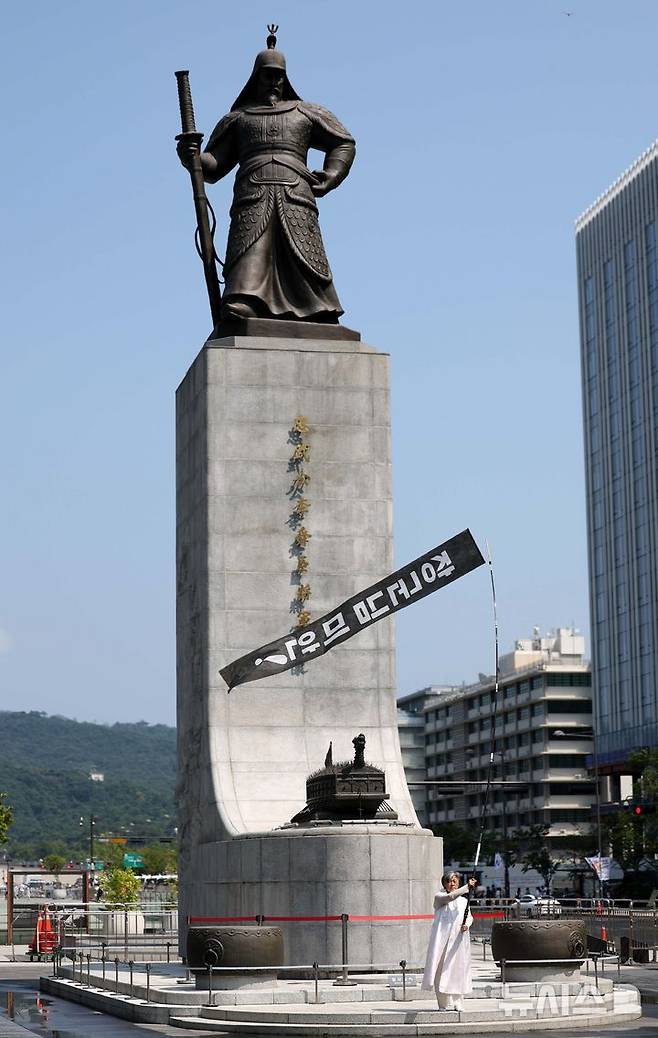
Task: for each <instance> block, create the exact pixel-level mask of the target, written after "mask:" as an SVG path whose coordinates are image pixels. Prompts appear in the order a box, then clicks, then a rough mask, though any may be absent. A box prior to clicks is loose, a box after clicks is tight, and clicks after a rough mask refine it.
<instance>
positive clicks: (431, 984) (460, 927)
mask: <svg viewBox="0 0 658 1038" xmlns="http://www.w3.org/2000/svg"><path fill="white" fill-rule="evenodd" d="M441 882H442V884H443V887H444V889H443V891H440V892H439V893H438V894H437V895H436V897H435V898H434V922H433V923H432V932H431V933H430V943H429V946H428V948H427V958H426V960H425V973H424V974H423V983H422V987H423V989H424V990H425V991H431V990H432V988H434V990H435V992H436V998H437V1001H438V1003H439V1009H463V1007H464V1003H463V997H462V996H463V995H466V994H468V993H469V992H470V991H472V990H473V987H472V982H471V939H470V934H469V930H470V928H471V924H472V923H473V916H472V915H471V913H470V910H469V911H468V913H467V914H466V919H465V920H464V912H465V910H466V906H467V904H468V902H467V900H466V898H465V896H464V895H466V894H468V890H469V887H474V886H475V885H476V883H477V880H475V879H473V878H471V879H469V881H468V883H467V884H465V885H464V886H463V887H460V886H459V876H458V875H457V873H456V872H447V873H446V874H445V876H443V878H442V880H441Z"/></svg>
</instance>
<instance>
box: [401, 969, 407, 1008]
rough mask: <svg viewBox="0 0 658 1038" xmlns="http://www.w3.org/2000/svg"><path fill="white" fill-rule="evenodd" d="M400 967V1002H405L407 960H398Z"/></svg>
mask: <svg viewBox="0 0 658 1038" xmlns="http://www.w3.org/2000/svg"><path fill="white" fill-rule="evenodd" d="M400 966H401V967H402V1001H403V1002H406V1001H407V960H406V959H400Z"/></svg>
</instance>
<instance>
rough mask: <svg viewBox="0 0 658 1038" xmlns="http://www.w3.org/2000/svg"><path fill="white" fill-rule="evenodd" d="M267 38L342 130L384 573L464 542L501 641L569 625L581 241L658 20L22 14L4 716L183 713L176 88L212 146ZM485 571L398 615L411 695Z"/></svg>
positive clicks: (34, 8)
mask: <svg viewBox="0 0 658 1038" xmlns="http://www.w3.org/2000/svg"><path fill="white" fill-rule="evenodd" d="M567 12H570V13H567ZM271 20H275V21H276V22H278V23H279V25H280V31H279V43H280V46H281V49H282V50H284V52H285V53H286V55H287V58H288V68H289V74H290V78H291V80H292V82H293V84H294V86H295V88H296V89H297V91H298V93H300V94H301V95H302V96H303V97H305V98H307V99H309V100H312V101H316V102H318V103H321V104H324V105H325V106H326V107H328V108H330V109H332V110H333V111H335V112H336V114H337V115H338V116H339V118H341V119H342V120H343V121H344V122H345V123H346V125H347V126H349V127H350V129H351V130H352V131H353V133H354V135H355V137H356V139H357V145H358V152H357V161H356V163H355V166H354V168H353V171H352V173H351V175H350V177H349V179H348V180H347V181H346V182H345V183H344V184H343V185H342V187H341V188H340V190H339V191H336V192H335V193H334V194H332V195H330V196H329V197H328V198H327V199H325V200H323V201H322V203H321V220H322V226H323V233H324V237H325V243H326V247H327V252H328V255H329V258H330V261H331V264H332V267H333V271H334V277H335V281H336V285H337V288H338V292H339V294H340V297H341V300H342V302H343V305H344V307H345V310H346V315H345V318H344V321H345V323H346V324H348V325H349V326H351V327H354V328H359V329H360V330H361V332H362V336H363V338H364V340H365V341H366V342H368V343H370V344H372V345H375V346H377V347H378V348H379V349H381V350H384V351H387V352H390V354H391V358H392V406H393V451H394V494H395V513H394V532H395V552H396V560H397V563H398V564H400V565H401V564H403V563H405V562H407V561H409V560H410V559H412V558H414V557H415V556H417V555H419V554H421V553H422V552H424V551H426V550H427V549H428V548H430V547H432V546H433V545H434V544H436V543H438V542H439V541H441V540H443V539H445V538H447V537H449V536H451V535H452V534H453V533H455V532H457V531H458V530H461V529H462V528H463V527H465V526H470V527H471V529H472V530H473V532H474V534H475V536H476V538H477V539H478V540H479V541H480V542H481V543H484V541H485V539H487V540H488V541H489V542H490V544H491V548H492V552H493V555H494V562H495V566H496V578H497V585H498V592H499V620H500V631H501V643H502V647H503V649H506V648H508V647H510V646H511V643H512V642H513V640H514V639H515V638H517V637H523V636H527V635H529V634H530V632H531V630H532V627H533V626H535V625H539V626H540V627H541V628H542V629H543V630H545V629H549V628H551V627H554V626H558V625H563V624H568V623H571V622H572V621H573V622H575V624H576V626H578V627H579V628H581V629H584V630H586V629H587V625H588V607H587V566H586V543H585V515H584V490H583V454H582V427H581V409H580V381H579V379H580V373H579V354H578V323H577V308H576V282H575V255H574V227H573V223H574V219H575V217H576V216H577V215H578V214H579V213H580V212H581V211H582V210H583V209H585V208H586V207H587V206H588V205H589V204H590V203H591V202H592V201H593V200H594V199H595V198H596V196H597V195H598V194H600V193H601V191H603V190H604V189H605V188H606V187H607V186H608V184H609V183H610V182H611V181H612V180H614V179H615V178H616V177H617V176H618V175H619V174H620V173H621V172H622V171H623V170H624V169H625V168H626V167H627V166H628V165H629V164H630V163H631V162H632V161H633V159H634V158H636V156H637V155H638V154H639V153H640V152H641V151H643V150H644V148H646V147H647V145H648V144H649V143H650V142H651V141H652V140H653V139H654V138H655V137H656V136H658V132H657V131H658V116H657V115H656V105H655V97H656V90H655V83H654V80H655V73H654V70H655V64H656V63H655V40H656V36H657V32H658V7H657V6H656V4H655V3H654V2H642V0H633V2H632V3H626V4H621V3H619V2H607V0H564V2H561V3H553V2H549V0H534V2H530V0H516V2H514V0H501V2H499V3H495V4H494V3H492V2H490V0H473V2H465V3H457V4H455V3H447V2H442V0H432V2H424V0H411V2H410V3H408V4H406V5H401V4H393V3H390V2H388V0H379V2H378V3H370V2H361V3H354V2H352V3H346V2H344V0H332V2H331V3H328V2H324V0H315V2H310V0H306V2H304V3H302V2H293V0H277V2H276V3H274V4H273V3H272V0H268V2H267V3H262V2H261V0H253V2H249V3H243V4H241V5H238V4H228V3H224V2H219V0H212V2H211V0H194V2H188V3H183V2H182V0H178V2H173V0H132V2H130V3H129V2H127V0H113V3H112V4H100V3H90V2H89V0H87V2H74V0H62V2H60V3H58V4H53V3H51V2H47V0H36V2H34V3H31V4H14V5H10V6H8V7H7V8H6V9H5V11H4V17H3V23H4V24H3V30H4V36H5V40H6V48H5V57H4V63H3V67H2V70H1V72H0V75H1V76H2V80H3V83H2V96H3V99H4V105H3V111H4V123H5V132H4V160H3V182H4V199H5V203H8V206H7V205H6V206H5V208H6V209H8V210H9V211H8V212H7V213H6V216H5V223H4V228H5V230H4V239H5V248H4V249H3V255H2V259H1V260H0V262H1V265H2V270H1V272H0V275H1V283H2V288H3V297H4V298H3V304H4V305H3V326H4V327H3V331H4V333H5V334H4V335H3V340H4V342H3V356H2V373H3V379H2V406H1V408H0V410H1V414H0V422H1V423H2V454H1V457H2V462H1V465H2V470H1V473H0V478H1V479H2V487H3V491H4V502H3V508H2V519H1V523H2V533H1V549H0V550H1V556H0V566H1V573H2V580H1V582H0V587H1V590H0V681H1V685H0V707H1V708H5V709H25V710H28V709H41V710H46V711H48V712H50V713H61V714H65V715H67V716H74V717H78V718H81V719H97V720H104V721H105V720H109V721H113V720H138V719H140V718H144V719H146V720H149V721H165V722H172V721H173V719H174V710H175V659H174V569H173V567H174V495H173V480H174V468H173V465H174V460H173V459H174V442H173V394H174V390H175V387H176V385H177V384H178V382H179V381H180V380H181V378H182V377H183V375H184V374H185V371H186V369H187V367H188V365H189V364H190V362H191V361H192V359H193V358H194V356H195V354H196V353H197V351H198V349H199V348H200V346H201V344H202V342H203V340H204V338H205V337H206V335H207V333H208V330H209V329H208V315H207V303H206V298H205V295H204V291H205V290H204V284H203V278H202V274H201V269H200V266H199V264H198V262H197V261H196V259H195V255H194V252H193V246H192V241H191V233H192V229H193V214H192V208H191V198H190V190H189V182H188V181H187V180H186V175H185V173H184V171H183V170H181V168H180V166H179V165H178V163H177V160H176V156H175V152H174V145H173V137H174V135H175V134H176V132H177V131H178V110H177V102H176V90H175V80H174V76H173V73H174V71H175V70H176V69H179V68H189V69H190V78H191V83H192V89H193V93H194V99H195V107H196V113H197V123H198V125H199V127H200V128H202V129H204V130H205V131H206V132H209V131H210V129H211V128H212V126H213V125H214V123H215V122H216V120H217V119H218V118H219V116H221V115H222V114H223V113H224V112H225V111H227V110H228V108H229V107H230V104H231V102H232V100H233V98H234V97H235V95H236V94H237V93H238V90H239V88H240V87H241V86H242V84H243V83H244V81H245V80H246V78H247V76H248V73H249V71H250V69H251V66H252V63H253V58H254V56H255V54H256V52H257V51H258V50H259V49H261V47H262V46H263V43H264V36H265V25H266V23H267V22H268V21H271ZM229 194H230V184H223V185H219V186H218V187H217V188H215V189H214V191H213V201H214V203H215V208H216V210H217V213H218V215H219V220H220V235H219V240H220V243H221V245H222V247H223V240H224V237H225V229H226V210H227V207H228V200H229ZM487 580H488V578H487V575H486V572H485V570H483V569H482V570H479V571H478V572H477V573H474V574H471V575H470V576H468V577H466V578H465V579H464V580H463V581H461V582H459V583H457V584H455V585H453V586H452V587H451V588H450V589H449V590H446V591H445V592H443V593H442V594H441V595H436V596H432V597H430V598H429V599H427V600H426V601H425V602H423V603H420V604H419V605H418V606H416V607H415V608H414V609H410V610H407V611H406V612H405V613H403V614H402V615H401V616H400V617H399V619H398V675H399V691H400V693H406V692H410V691H412V690H413V689H414V688H417V687H420V686H422V685H426V684H430V683H439V682H444V681H445V682H460V681H462V680H467V681H470V680H472V679H473V678H475V677H476V676H477V673H478V671H487V672H489V671H491V669H492V667H493V650H492V645H491V642H492V633H491V630H492V629H491V609H490V600H489V590H488V583H487Z"/></svg>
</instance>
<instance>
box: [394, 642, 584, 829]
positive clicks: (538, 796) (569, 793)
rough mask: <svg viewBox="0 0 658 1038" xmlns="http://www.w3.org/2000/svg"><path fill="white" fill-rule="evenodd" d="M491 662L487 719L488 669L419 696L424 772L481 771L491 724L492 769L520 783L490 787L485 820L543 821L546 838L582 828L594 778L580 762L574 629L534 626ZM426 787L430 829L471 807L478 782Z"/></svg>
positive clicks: (475, 774)
mask: <svg viewBox="0 0 658 1038" xmlns="http://www.w3.org/2000/svg"><path fill="white" fill-rule="evenodd" d="M500 667H501V675H500V682H499V693H498V706H497V710H496V717H495V727H494V716H493V715H494V702H493V700H494V690H495V681H494V678H493V676H492V677H485V676H484V675H481V677H480V680H479V681H478V682H476V683H475V684H472V685H465V686H462V687H461V688H458V689H452V690H449V691H445V692H443V693H442V694H441V695H440V696H438V697H437V698H436V699H434V700H432V701H427V702H426V704H425V705H424V707H423V713H424V717H425V758H426V770H427V778H428V779H437V780H441V779H443V780H452V781H455V780H457V781H462V780H463V781H465V782H467V781H468V780H470V781H480V782H482V781H485V780H486V778H487V770H488V764H489V754H490V751H491V739H492V734H493V733H495V752H496V756H497V760H496V770H495V774H496V777H497V778H504V779H508V780H513V781H515V782H525V783H527V789H526V790H525V791H518V792H514V793H510V792H503V791H502V790H496V791H494V792H493V794H492V803H491V808H490V814H491V828H493V829H498V830H501V831H502V829H503V824H504V823H505V824H506V826H507V828H508V830H509V831H510V832H511V831H512V830H513V829H515V828H517V827H526V826H529V825H535V824H541V825H548V826H549V833H548V836H549V838H551V837H553V838H557V837H562V838H564V837H569V836H573V835H578V834H580V833H584V832H586V831H587V829H588V827H589V825H590V823H591V815H592V806H593V804H594V802H595V788H594V782H593V780H592V777H591V776H590V775H588V772H587V766H586V759H587V757H588V755H590V754H591V753H592V697H591V673H590V667H589V663H588V662H587V661H586V660H585V658H584V639H583V637H582V635H580V634H578V633H577V632H575V631H573V630H571V629H569V628H560V629H558V631H557V632H556V633H555V634H554V635H550V636H546V637H541V636H540V635H539V633H538V632H536V633H535V636H534V637H533V638H528V639H521V640H519V641H517V642H516V645H515V648H514V650H513V651H512V652H511V653H509V654H507V655H506V656H502V657H501V660H500ZM406 698H411V697H406ZM428 791H429V792H428V803H427V819H428V822H429V824H430V825H432V826H437V827H438V829H439V831H440V827H441V825H442V824H445V823H446V822H456V823H459V824H463V825H464V824H469V823H470V822H471V821H472V820H474V819H476V818H478V817H479V814H480V809H481V803H482V792H481V791H478V790H477V789H472V790H470V791H469V790H468V788H466V789H464V791H463V792H456V793H455V794H449V793H448V794H446V793H445V792H439V793H435V792H433V791H432V787H428ZM503 811H504V815H505V817H504V819H503Z"/></svg>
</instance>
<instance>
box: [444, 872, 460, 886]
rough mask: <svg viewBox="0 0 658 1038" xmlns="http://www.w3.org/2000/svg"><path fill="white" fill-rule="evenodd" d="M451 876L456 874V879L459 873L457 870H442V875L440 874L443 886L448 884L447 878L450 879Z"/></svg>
mask: <svg viewBox="0 0 658 1038" xmlns="http://www.w3.org/2000/svg"><path fill="white" fill-rule="evenodd" d="M453 876H456V877H457V879H459V873H458V872H444V873H443V875H442V876H441V882H442V883H443V886H444V887H447V886H448V880H451V879H452V877H453Z"/></svg>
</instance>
